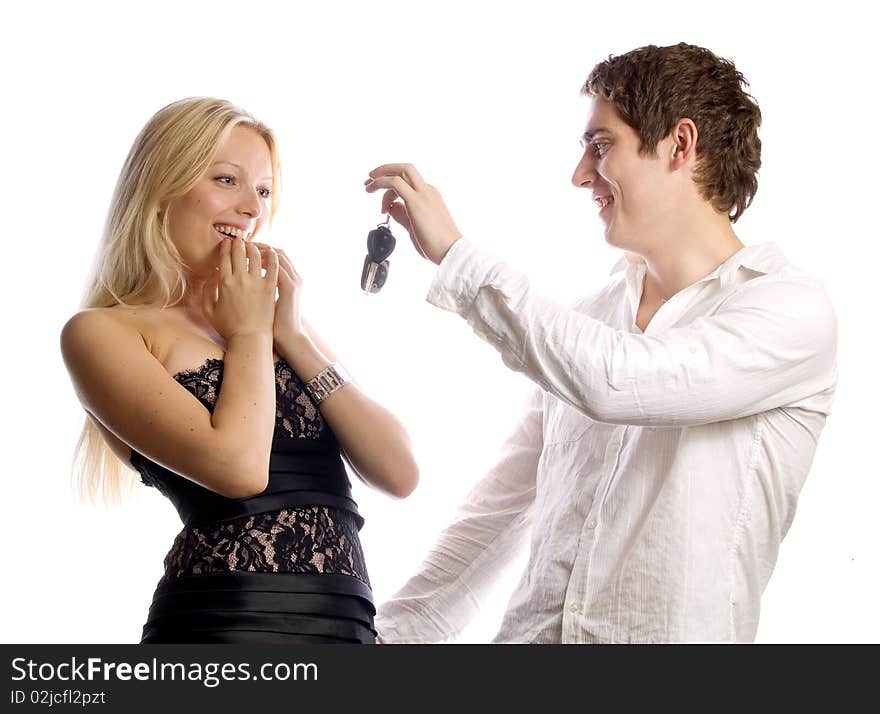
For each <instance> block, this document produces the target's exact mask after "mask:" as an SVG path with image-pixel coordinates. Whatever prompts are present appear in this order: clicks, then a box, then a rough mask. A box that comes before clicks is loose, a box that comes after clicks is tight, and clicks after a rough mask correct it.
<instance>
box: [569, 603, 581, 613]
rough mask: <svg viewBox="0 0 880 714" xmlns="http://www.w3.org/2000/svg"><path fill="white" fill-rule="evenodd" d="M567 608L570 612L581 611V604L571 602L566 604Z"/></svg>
mask: <svg viewBox="0 0 880 714" xmlns="http://www.w3.org/2000/svg"><path fill="white" fill-rule="evenodd" d="M568 609H569V611H571V612H580V611H581V606H580V605H578V604H577V603H572V604H571V605H569V606H568Z"/></svg>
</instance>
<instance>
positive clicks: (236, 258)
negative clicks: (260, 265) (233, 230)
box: [229, 238, 247, 275]
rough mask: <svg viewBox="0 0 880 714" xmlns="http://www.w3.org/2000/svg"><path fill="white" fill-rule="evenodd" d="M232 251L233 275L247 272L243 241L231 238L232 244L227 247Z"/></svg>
mask: <svg viewBox="0 0 880 714" xmlns="http://www.w3.org/2000/svg"><path fill="white" fill-rule="evenodd" d="M229 251H230V252H231V253H232V272H233V274H234V275H238V274H239V273H246V272H247V253H246V250H245V247H244V241H243V240H242V239H241V238H233V239H232V246H231V247H230V248H229Z"/></svg>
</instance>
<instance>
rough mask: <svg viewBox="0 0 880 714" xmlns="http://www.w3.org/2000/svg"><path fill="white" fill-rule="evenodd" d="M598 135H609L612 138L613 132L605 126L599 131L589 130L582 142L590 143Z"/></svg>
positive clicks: (599, 128) (598, 129)
mask: <svg viewBox="0 0 880 714" xmlns="http://www.w3.org/2000/svg"><path fill="white" fill-rule="evenodd" d="M597 134H608V135H609V136H611V131H610V130H609V129H606V128H605V127H604V126H600V127H598V128H597V129H587V130H586V131H585V132H584V135H583V136H582V137H581V141H590V140H591V139H592V138H593V137H594V136H596V135H597Z"/></svg>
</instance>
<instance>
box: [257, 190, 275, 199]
mask: <svg viewBox="0 0 880 714" xmlns="http://www.w3.org/2000/svg"><path fill="white" fill-rule="evenodd" d="M260 195H261V196H262V197H263V198H269V197H270V196H271V195H272V191H270V190H269V189H268V188H261V189H260Z"/></svg>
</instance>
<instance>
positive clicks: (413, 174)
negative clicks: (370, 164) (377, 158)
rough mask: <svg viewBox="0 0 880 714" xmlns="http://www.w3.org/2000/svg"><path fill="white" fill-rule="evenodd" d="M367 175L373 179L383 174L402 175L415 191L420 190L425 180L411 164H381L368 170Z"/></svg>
mask: <svg viewBox="0 0 880 714" xmlns="http://www.w3.org/2000/svg"><path fill="white" fill-rule="evenodd" d="M369 175H370V178H371V179H374V180H375V179H377V178H382V177H384V176H402V177H403V179H404V180H405V181H406V182H407V183H408V184H409V185H410V186H412V187H413V188H414V189H415V190H416V191H421V190H422V188H424V186H425V180H424V179H423V178H422V175H421V174H420V173H419V172H418V169H416V167H415V166H413V165H412V164H382V165H381V166H377V167H376V168H375V169H373V170H372V171H370V174H369Z"/></svg>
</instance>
